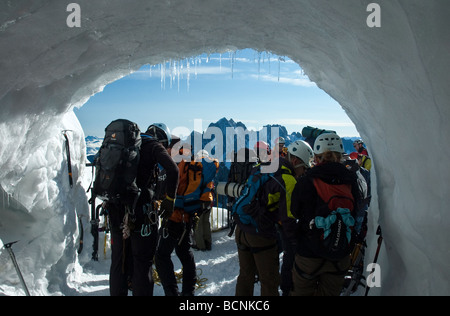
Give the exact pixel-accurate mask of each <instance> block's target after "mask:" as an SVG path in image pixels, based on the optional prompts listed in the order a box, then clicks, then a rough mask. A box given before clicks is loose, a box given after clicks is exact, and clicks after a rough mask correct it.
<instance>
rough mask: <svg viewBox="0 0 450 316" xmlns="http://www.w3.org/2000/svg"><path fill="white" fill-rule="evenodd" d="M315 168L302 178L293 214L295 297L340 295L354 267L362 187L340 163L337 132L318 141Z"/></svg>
mask: <svg viewBox="0 0 450 316" xmlns="http://www.w3.org/2000/svg"><path fill="white" fill-rule="evenodd" d="M313 151H314V162H315V167H314V168H311V169H309V170H308V171H307V172H306V174H305V176H304V177H302V178H300V179H298V182H297V184H296V186H295V189H294V192H293V195H292V213H293V215H294V216H295V217H296V218H297V219H298V220H299V226H298V229H299V231H298V238H297V251H296V255H295V262H294V268H293V281H294V288H293V290H292V292H291V295H295V296H298V295H302V296H312V295H326V296H330V295H339V294H340V293H341V289H342V286H343V284H344V277H345V274H346V272H347V270H348V268H349V266H350V253H351V250H352V249H353V241H352V229H353V226H354V224H355V220H354V216H355V214H356V212H357V204H358V203H357V199H358V184H357V177H356V174H355V173H354V172H351V171H350V170H348V169H347V168H346V167H345V166H344V165H343V164H342V163H341V159H342V153H343V152H344V147H343V144H342V140H341V138H340V137H339V136H338V135H337V134H336V133H323V134H321V135H319V136H318V137H317V139H316V141H315V142H314V147H313Z"/></svg>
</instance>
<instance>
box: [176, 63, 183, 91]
mask: <svg viewBox="0 0 450 316" xmlns="http://www.w3.org/2000/svg"><path fill="white" fill-rule="evenodd" d="M181 69H183V64H182V62H181V61H178V62H177V81H178V93H180V77H181Z"/></svg>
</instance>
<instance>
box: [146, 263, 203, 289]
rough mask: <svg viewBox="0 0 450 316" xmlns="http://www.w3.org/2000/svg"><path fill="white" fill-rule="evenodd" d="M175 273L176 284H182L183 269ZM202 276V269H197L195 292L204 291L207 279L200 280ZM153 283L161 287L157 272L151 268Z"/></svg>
mask: <svg viewBox="0 0 450 316" xmlns="http://www.w3.org/2000/svg"><path fill="white" fill-rule="evenodd" d="M174 273H175V279H176V280H177V283H178V284H181V283H183V269H181V271H180V272H176V271H175V272H174ZM202 274H203V271H202V269H200V268H199V269H197V281H196V283H195V290H198V289H205V288H206V287H207V286H208V285H207V284H206V282H208V279H207V278H200V276H201V275H202ZM153 282H155V284H156V285H158V286H161V279H160V278H159V275H158V272H157V271H156V269H155V268H153Z"/></svg>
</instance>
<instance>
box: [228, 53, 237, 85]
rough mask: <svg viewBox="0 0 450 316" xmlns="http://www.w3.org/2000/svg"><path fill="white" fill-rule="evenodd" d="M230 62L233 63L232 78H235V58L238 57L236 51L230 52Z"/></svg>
mask: <svg viewBox="0 0 450 316" xmlns="http://www.w3.org/2000/svg"><path fill="white" fill-rule="evenodd" d="M229 54H230V63H231V79H233V78H234V59H235V57H236V52H230V53H229Z"/></svg>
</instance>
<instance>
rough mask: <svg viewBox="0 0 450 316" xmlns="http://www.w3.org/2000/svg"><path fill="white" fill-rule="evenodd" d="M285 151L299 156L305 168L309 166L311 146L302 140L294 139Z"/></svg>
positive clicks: (311, 153) (311, 152) (311, 155)
mask: <svg viewBox="0 0 450 316" xmlns="http://www.w3.org/2000/svg"><path fill="white" fill-rule="evenodd" d="M287 151H288V153H289V154H291V155H292V156H295V157H297V158H299V159H300V160H301V161H303V163H304V165H305V166H306V167H307V168H311V159H313V157H314V155H313V151H312V149H311V146H309V144H308V143H307V142H304V141H302V140H296V141H295V142H293V143H292V144H290V145H289V146H288V148H287ZM300 166H301V165H297V166H294V167H296V168H297V167H300Z"/></svg>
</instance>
